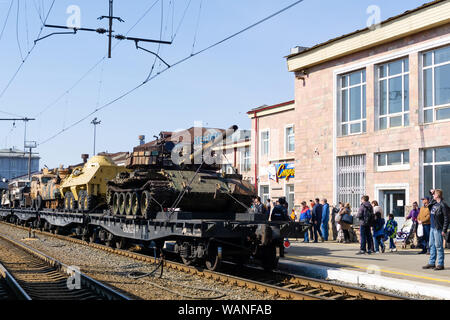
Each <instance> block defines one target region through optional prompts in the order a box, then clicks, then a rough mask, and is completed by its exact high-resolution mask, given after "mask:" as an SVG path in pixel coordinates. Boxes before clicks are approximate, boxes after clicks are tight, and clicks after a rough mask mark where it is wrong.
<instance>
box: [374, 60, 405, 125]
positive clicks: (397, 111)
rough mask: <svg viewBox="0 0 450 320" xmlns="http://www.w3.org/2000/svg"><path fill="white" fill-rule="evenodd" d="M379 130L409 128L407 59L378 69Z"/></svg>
mask: <svg viewBox="0 0 450 320" xmlns="http://www.w3.org/2000/svg"><path fill="white" fill-rule="evenodd" d="M378 92H379V102H378V112H379V120H378V121H379V122H378V128H379V129H380V130H383V129H387V128H394V127H406V126H409V59H408V58H406V59H402V60H397V61H393V62H390V63H386V64H383V65H380V66H379V67H378Z"/></svg>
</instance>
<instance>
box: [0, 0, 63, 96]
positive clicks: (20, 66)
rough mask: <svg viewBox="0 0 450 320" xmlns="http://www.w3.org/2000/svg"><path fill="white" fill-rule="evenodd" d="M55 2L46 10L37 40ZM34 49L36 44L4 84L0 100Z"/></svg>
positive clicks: (54, 0)
mask: <svg viewBox="0 0 450 320" xmlns="http://www.w3.org/2000/svg"><path fill="white" fill-rule="evenodd" d="M55 2H56V0H53V1H52V4H51V5H50V8H49V9H48V12H47V14H46V16H45V19H44V23H43V24H42V26H41V28H40V31H39V34H38V36H37V38H39V37H40V36H41V33H42V30H44V26H45V22H46V21H47V19H48V17H49V15H50V12H51V11H52V8H53V5H54V4H55ZM34 48H36V43H34V44H33V46H32V47H31V49H30V51H28V53H27V55H26V56H25V57H24V58H23V59H22V62H21V63H20V65H19V67H18V68H17V70H16V72H14V74H13V76H12V77H11V79H10V80H9V81H8V83H7V84H6V86H5V87H4V88H3V90H2V91H1V93H0V99H1V98H2V97H3V96H4V95H5V92H6V91H7V90H8V88H9V87H10V86H11V84H12V83H13V81H14V79H15V78H16V77H17V75H18V74H19V72H20V70H21V69H22V67H23V65H24V64H25V63H26V62H27V60H28V57H29V56H30V55H31V53H32V52H33V50H34Z"/></svg>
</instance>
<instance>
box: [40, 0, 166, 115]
mask: <svg viewBox="0 0 450 320" xmlns="http://www.w3.org/2000/svg"><path fill="white" fill-rule="evenodd" d="M159 1H160V0H156V1H155V2H153V4H152V5H151V6H150V7H149V8H148V9H147V10H145V11H144V13H143V14H142V16H141V17H140V18H139V19H138V20H137V22H136V23H135V24H134V25H133V26H132V27H131V28H130V29H129V30H128V31H127V32H126V34H125V35H128V34H129V33H130V32H131V31H132V30H133V29H134V28H135V27H136V26H137V25H138V24H139V23H140V22H141V21H142V20H143V19H144V18H145V17H146V16H147V15H148V13H149V12H150V11H151V10H152V9H153V7H154V6H155V5H156V4H157V3H158V2H159ZM120 43H122V42H120V41H119V42H117V43H116V44H115V45H114V46H113V48H112V50H114V49H115V48H116V47H117V46H118V45H119V44H120ZM105 59H106V55H104V56H103V57H102V58H100V59H99V60H98V61H97V62H95V64H94V65H93V66H92V67H91V68H89V69H88V70H87V71H86V72H85V73H83V74H82V76H81V77H80V78H78V79H77V80H76V81H75V82H74V83H73V84H72V85H71V86H70V87H69V88H68V89H66V90H64V92H62V93H61V94H60V95H59V96H58V97H57V98H56V99H55V100H53V101H52V102H51V103H49V104H48V105H46V106H45V107H44V108H42V109H41V111H39V112H38V113H36V115H35V116H34V117H35V118H37V117H39V116H41V115H42V114H43V113H45V112H47V111H48V110H49V109H50V108H52V107H53V106H54V105H56V104H57V103H58V102H59V101H61V99H62V98H63V97H64V96H65V95H66V94H68V93H69V92H70V91H72V90H73V89H75V88H76V87H77V86H78V85H79V84H80V83H81V82H82V81H83V80H84V79H85V78H86V77H87V76H88V75H89V74H90V73H91V72H92V71H94V70H95V69H96V68H97V67H98V66H99V65H100V63H102V62H104V60H105Z"/></svg>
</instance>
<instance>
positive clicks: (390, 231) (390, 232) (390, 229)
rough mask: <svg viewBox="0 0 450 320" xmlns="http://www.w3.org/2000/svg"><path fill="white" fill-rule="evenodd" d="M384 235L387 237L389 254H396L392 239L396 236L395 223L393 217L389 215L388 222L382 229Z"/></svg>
mask: <svg viewBox="0 0 450 320" xmlns="http://www.w3.org/2000/svg"><path fill="white" fill-rule="evenodd" d="M384 230H385V234H386V236H387V237H389V250H390V251H391V252H396V251H397V248H396V247H395V243H394V239H395V237H396V236H397V221H395V220H394V215H393V214H392V213H389V220H388V221H387V222H386V227H385V228H384Z"/></svg>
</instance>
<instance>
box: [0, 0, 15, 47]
mask: <svg viewBox="0 0 450 320" xmlns="http://www.w3.org/2000/svg"><path fill="white" fill-rule="evenodd" d="M13 4H14V0H11V4H10V5H9V9H8V13H7V14H6V19H5V23H4V24H3V28H2V32H0V41H1V40H2V37H3V33H4V32H5V28H6V24H7V23H8V19H9V15H10V13H11V9H12V7H13Z"/></svg>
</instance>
